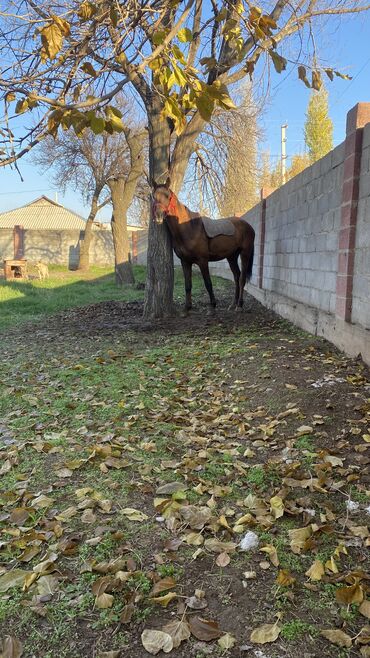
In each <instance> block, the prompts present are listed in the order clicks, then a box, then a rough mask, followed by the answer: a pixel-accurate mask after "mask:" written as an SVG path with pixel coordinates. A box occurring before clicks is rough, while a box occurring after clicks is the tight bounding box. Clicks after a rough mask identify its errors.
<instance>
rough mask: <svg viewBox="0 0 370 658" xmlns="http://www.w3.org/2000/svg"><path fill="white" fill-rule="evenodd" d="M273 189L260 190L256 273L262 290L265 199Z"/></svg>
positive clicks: (264, 188)
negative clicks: (258, 251) (258, 245)
mask: <svg viewBox="0 0 370 658" xmlns="http://www.w3.org/2000/svg"><path fill="white" fill-rule="evenodd" d="M274 189H275V188H273V187H263V188H262V189H261V204H260V226H261V232H260V260H259V271H258V287H259V288H263V263H264V259H265V232H266V199H267V197H268V196H269V195H270V194H271V193H272V192H273V191H274Z"/></svg>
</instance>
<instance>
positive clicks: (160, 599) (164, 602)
mask: <svg viewBox="0 0 370 658" xmlns="http://www.w3.org/2000/svg"><path fill="white" fill-rule="evenodd" d="M176 598H177V594H176V592H168V593H167V594H164V596H155V597H154V598H151V599H150V600H151V601H153V603H159V605H161V606H163V607H164V608H167V606H168V604H169V603H170V602H171V601H173V599H176Z"/></svg>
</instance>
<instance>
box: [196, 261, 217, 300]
mask: <svg viewBox="0 0 370 658" xmlns="http://www.w3.org/2000/svg"><path fill="white" fill-rule="evenodd" d="M198 264H199V269H200V271H201V273H202V276H203V281H204V285H205V287H206V289H207V292H208V294H209V300H210V302H211V306H213V308H216V304H217V302H216V298H215V296H214V294H213V286H212V281H211V276H210V274H209V268H208V262H207V261H202V262H201V263H198Z"/></svg>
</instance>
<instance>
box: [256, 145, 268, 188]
mask: <svg viewBox="0 0 370 658" xmlns="http://www.w3.org/2000/svg"><path fill="white" fill-rule="evenodd" d="M259 187H260V188H261V189H262V188H263V187H271V165H270V152H269V151H263V152H262V154H261V164H260V173H259Z"/></svg>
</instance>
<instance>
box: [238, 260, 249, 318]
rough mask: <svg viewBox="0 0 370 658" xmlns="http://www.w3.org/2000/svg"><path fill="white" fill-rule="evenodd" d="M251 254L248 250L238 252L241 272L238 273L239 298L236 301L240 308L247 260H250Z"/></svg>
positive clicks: (247, 264)
mask: <svg viewBox="0 0 370 658" xmlns="http://www.w3.org/2000/svg"><path fill="white" fill-rule="evenodd" d="M250 257H251V254H250V251H249V250H248V251H242V253H241V254H240V260H241V265H242V269H241V273H240V279H239V299H238V303H237V308H240V309H241V308H242V307H243V304H244V299H243V296H244V287H245V284H246V282H247V277H248V266H249V260H250Z"/></svg>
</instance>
